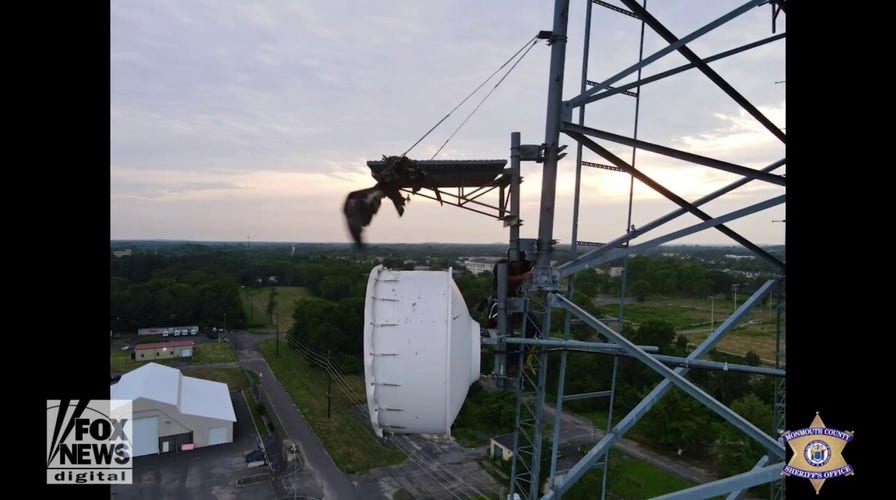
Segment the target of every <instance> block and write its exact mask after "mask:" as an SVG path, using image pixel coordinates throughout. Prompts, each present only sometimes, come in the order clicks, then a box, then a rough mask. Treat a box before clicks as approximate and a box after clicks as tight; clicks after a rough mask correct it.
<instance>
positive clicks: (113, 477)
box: [47, 399, 133, 484]
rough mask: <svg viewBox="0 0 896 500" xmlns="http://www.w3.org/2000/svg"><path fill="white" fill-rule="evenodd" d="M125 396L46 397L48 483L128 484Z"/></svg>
mask: <svg viewBox="0 0 896 500" xmlns="http://www.w3.org/2000/svg"><path fill="white" fill-rule="evenodd" d="M131 418H132V411H131V401H130V400H115V399H113V400H103V399H94V400H86V399H83V400H67V399H63V400H48V401H47V484H131V481H132V479H131V469H132V460H133V458H132V450H133V447H132V446H131V430H132V424H131Z"/></svg>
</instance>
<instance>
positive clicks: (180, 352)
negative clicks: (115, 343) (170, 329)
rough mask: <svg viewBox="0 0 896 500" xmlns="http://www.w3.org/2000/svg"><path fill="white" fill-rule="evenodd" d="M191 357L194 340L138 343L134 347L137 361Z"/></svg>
mask: <svg viewBox="0 0 896 500" xmlns="http://www.w3.org/2000/svg"><path fill="white" fill-rule="evenodd" d="M191 357H193V341H192V340H175V341H173V342H155V343H152V344H137V345H136V346H135V347H134V359H135V360H137V361H146V360H151V359H171V358H191Z"/></svg>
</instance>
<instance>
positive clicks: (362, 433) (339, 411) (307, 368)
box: [259, 339, 406, 474]
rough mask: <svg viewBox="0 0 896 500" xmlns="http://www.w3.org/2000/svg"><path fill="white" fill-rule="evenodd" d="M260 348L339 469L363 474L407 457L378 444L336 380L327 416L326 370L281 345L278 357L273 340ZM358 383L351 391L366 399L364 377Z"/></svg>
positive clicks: (266, 341)
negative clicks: (362, 380) (310, 363)
mask: <svg viewBox="0 0 896 500" xmlns="http://www.w3.org/2000/svg"><path fill="white" fill-rule="evenodd" d="M281 347H282V346H281ZM259 349H260V350H261V353H262V354H263V355H264V357H265V359H266V360H267V362H268V364H269V365H270V366H271V369H272V370H273V371H274V374H275V375H276V376H277V380H279V381H280V383H281V384H283V387H285V388H286V390H287V392H289V394H290V396H292V399H293V401H295V403H296V406H297V407H298V408H299V410H301V412H302V414H303V415H304V416H305V419H306V420H307V421H308V423H309V424H310V425H311V428H312V429H313V430H314V434H315V435H317V437H318V438H319V439H320V440H321V443H323V445H324V447H325V448H326V449H327V452H328V453H329V454H330V456H331V457H332V458H333V461H334V462H335V463H336V466H338V467H339V468H340V469H342V470H344V471H345V472H347V473H349V474H354V473H364V472H367V471H370V470H372V469H375V468H378V467H385V466H389V465H394V464H398V463H401V462H402V461H403V460H404V459H405V458H406V455H405V454H404V453H401V452H399V451H396V450H393V449H390V448H386V447H384V446H382V445H381V444H380V443H379V441H378V439H377V438H376V436H375V435H374V434H373V431H372V430H371V429H370V424H369V422H366V421H364V420H362V418H363V417H362V416H361V415H360V412H359V409H358V408H357V407H356V406H355V405H354V404H353V402H352V401H349V400H348V398H346V397H345V396H344V395H343V392H342V391H341V390H339V389H338V388H337V384H336V383H333V385H332V401H331V402H330V405H329V409H330V416H329V417H328V416H327V411H328V402H327V374H326V372H325V371H323V370H321V369H318V368H317V367H314V366H311V365H309V364H308V363H307V362H306V361H305V359H304V358H302V357H301V356H299V355H297V354H296V353H295V352H293V351H292V350H291V349H282V348H281V349H280V356H279V357H278V356H277V355H276V354H275V346H274V340H273V339H269V340H265V341H264V342H261V343H260V344H259ZM350 383H355V382H354V381H352V382H350ZM356 383H357V387H352V392H355V393H357V394H359V395H361V397H362V398H363V397H364V396H363V395H364V394H365V391H364V387H363V385H362V383H361V380H360V379H357V378H356Z"/></svg>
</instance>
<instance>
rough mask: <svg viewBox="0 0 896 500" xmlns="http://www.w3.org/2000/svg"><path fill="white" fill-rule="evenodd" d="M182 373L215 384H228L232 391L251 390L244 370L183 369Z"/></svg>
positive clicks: (218, 368) (223, 368)
mask: <svg viewBox="0 0 896 500" xmlns="http://www.w3.org/2000/svg"><path fill="white" fill-rule="evenodd" d="M181 373H183V374H184V375H186V376H188V377H196V378H201V379H206V380H214V381H215V382H223V383H225V384H227V388H228V389H230V390H231V391H241V390H243V389H248V388H249V379H247V378H246V375H245V374H244V373H243V370H242V368H236V367H234V368H230V367H214V368H206V367H201V366H200V367H195V368H194V367H192V366H184V367H181Z"/></svg>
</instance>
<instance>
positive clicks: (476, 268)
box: [462, 257, 501, 275]
mask: <svg viewBox="0 0 896 500" xmlns="http://www.w3.org/2000/svg"><path fill="white" fill-rule="evenodd" d="M499 260H501V257H467V258H466V259H464V260H463V261H462V264H463V266H464V267H466V268H467V271H470V272H471V273H473V274H476V275H479V274H482V273H484V272H486V271H488V272H492V271H493V270H494V269H495V264H497V263H498V261H499Z"/></svg>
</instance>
